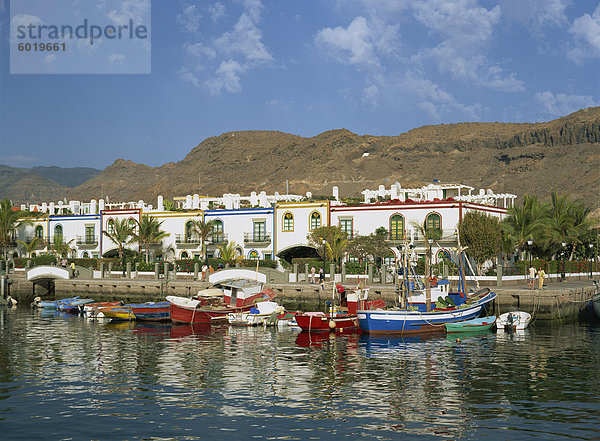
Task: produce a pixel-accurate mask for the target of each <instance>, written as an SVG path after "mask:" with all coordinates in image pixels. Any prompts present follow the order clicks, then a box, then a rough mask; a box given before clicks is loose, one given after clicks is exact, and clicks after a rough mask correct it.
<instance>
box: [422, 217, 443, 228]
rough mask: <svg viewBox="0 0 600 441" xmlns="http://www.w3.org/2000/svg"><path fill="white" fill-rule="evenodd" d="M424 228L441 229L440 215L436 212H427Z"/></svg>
mask: <svg viewBox="0 0 600 441" xmlns="http://www.w3.org/2000/svg"><path fill="white" fill-rule="evenodd" d="M425 228H426V229H427V231H429V230H441V229H442V217H441V216H440V215H439V214H437V213H429V214H428V215H427V219H426V222H425Z"/></svg>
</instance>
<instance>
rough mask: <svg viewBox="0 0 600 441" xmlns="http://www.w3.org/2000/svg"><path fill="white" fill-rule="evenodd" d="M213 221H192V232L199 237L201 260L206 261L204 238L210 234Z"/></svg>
mask: <svg viewBox="0 0 600 441" xmlns="http://www.w3.org/2000/svg"><path fill="white" fill-rule="evenodd" d="M213 225H214V222H213V221H208V222H205V221H204V220H202V219H199V220H197V221H194V226H193V233H194V234H195V235H197V236H198V237H199V238H200V244H201V247H200V248H201V249H202V260H203V261H205V262H206V239H207V238H208V236H210V235H211V234H212V230H213Z"/></svg>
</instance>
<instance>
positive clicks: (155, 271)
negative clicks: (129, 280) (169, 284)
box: [154, 262, 160, 280]
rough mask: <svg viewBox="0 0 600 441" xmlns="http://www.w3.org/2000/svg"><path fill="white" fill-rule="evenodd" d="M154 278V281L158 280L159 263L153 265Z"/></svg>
mask: <svg viewBox="0 0 600 441" xmlns="http://www.w3.org/2000/svg"><path fill="white" fill-rule="evenodd" d="M154 278H155V279H156V280H158V279H159V278H160V263H158V262H156V263H155V264H154Z"/></svg>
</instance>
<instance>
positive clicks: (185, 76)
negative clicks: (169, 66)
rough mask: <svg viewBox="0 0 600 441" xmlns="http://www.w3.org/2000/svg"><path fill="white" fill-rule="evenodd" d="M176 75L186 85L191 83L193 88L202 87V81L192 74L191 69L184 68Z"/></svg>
mask: <svg viewBox="0 0 600 441" xmlns="http://www.w3.org/2000/svg"><path fill="white" fill-rule="evenodd" d="M176 74H177V76H178V77H179V78H181V79H182V80H183V81H185V82H186V83H190V84H191V85H193V86H196V87H200V81H199V80H198V78H196V76H195V75H194V74H193V73H192V72H190V70H189V69H187V68H185V67H182V68H181V69H179V70H178V71H177V72H176Z"/></svg>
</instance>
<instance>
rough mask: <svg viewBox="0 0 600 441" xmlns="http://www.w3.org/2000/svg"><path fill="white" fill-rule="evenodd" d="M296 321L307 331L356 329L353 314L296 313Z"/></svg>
mask: <svg viewBox="0 0 600 441" xmlns="http://www.w3.org/2000/svg"><path fill="white" fill-rule="evenodd" d="M296 323H297V325H298V326H299V327H300V328H301V329H302V330H303V331H308V332H329V331H340V330H348V331H350V330H357V329H358V320H357V317H356V316H355V315H347V316H343V317H333V318H332V317H330V316H326V315H308V314H296Z"/></svg>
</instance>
